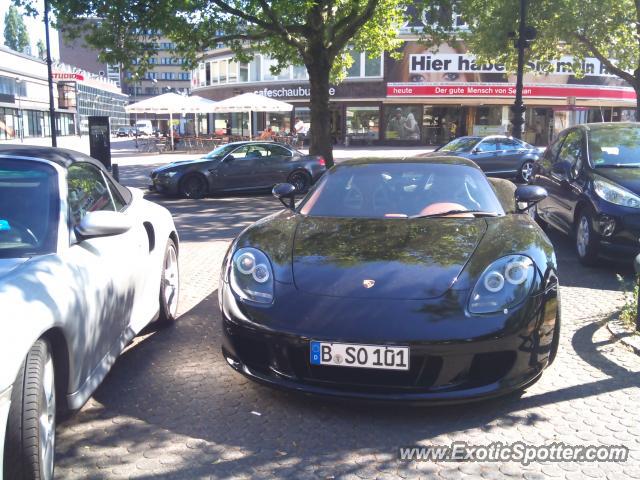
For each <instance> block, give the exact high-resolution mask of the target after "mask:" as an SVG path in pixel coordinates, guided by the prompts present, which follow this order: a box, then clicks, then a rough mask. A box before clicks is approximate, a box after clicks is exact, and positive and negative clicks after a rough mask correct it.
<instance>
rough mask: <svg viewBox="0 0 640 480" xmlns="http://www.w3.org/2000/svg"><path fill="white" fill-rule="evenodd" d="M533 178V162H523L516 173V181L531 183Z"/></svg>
mask: <svg viewBox="0 0 640 480" xmlns="http://www.w3.org/2000/svg"><path fill="white" fill-rule="evenodd" d="M532 177H533V161H531V160H525V162H524V163H523V164H522V166H521V167H520V171H519V172H518V179H519V180H520V181H522V182H524V183H527V184H528V183H529V182H531V178H532Z"/></svg>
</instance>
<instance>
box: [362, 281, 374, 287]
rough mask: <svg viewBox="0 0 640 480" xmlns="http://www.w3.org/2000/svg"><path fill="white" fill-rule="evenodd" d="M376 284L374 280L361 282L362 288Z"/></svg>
mask: <svg viewBox="0 0 640 480" xmlns="http://www.w3.org/2000/svg"><path fill="white" fill-rule="evenodd" d="M375 284H376V281H375V280H363V281H362V286H363V287H364V288H371V287H373V286H374V285H375Z"/></svg>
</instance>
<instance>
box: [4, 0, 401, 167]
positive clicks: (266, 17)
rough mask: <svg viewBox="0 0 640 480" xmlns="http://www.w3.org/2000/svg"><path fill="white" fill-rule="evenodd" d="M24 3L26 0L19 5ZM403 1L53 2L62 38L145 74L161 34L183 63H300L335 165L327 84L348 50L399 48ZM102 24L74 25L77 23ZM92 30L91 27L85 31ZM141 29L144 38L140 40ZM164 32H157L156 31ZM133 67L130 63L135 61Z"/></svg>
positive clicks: (316, 133)
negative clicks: (212, 53)
mask: <svg viewBox="0 0 640 480" xmlns="http://www.w3.org/2000/svg"><path fill="white" fill-rule="evenodd" d="M16 1H29V0H16ZM405 2H406V0H298V1H294V2H292V1H290V0H271V1H267V0H95V1H93V2H82V1H77V0H52V5H53V7H54V13H55V14H56V17H57V18H58V20H59V22H60V24H61V25H62V26H63V28H64V30H65V33H66V34H67V35H70V36H77V35H79V34H81V33H82V30H85V31H86V34H85V39H86V41H87V42H88V43H89V44H91V45H93V46H96V47H98V48H100V49H101V51H102V55H101V56H102V60H104V61H107V62H109V63H114V64H122V65H123V66H124V68H125V69H128V70H138V71H139V72H143V71H144V70H147V69H149V68H150V66H151V63H150V59H151V58H152V57H154V56H155V55H156V54H157V52H156V50H155V46H154V43H155V42H156V41H157V40H158V39H159V38H160V35H165V36H168V37H169V38H171V39H172V40H173V41H174V42H176V44H177V50H176V51H175V52H174V53H175V55H176V56H180V57H183V58H186V59H187V60H188V66H191V67H193V66H194V65H196V64H197V61H198V57H199V55H200V54H201V53H202V52H203V51H206V50H208V49H212V48H215V47H216V45H218V44H219V43H223V44H225V45H226V46H228V47H230V49H231V50H232V52H233V53H234V54H235V56H236V58H237V59H239V60H243V61H247V60H248V59H249V58H250V57H251V56H252V55H253V54H255V53H264V54H267V55H269V56H270V57H271V58H272V59H274V60H275V61H276V64H275V65H273V67H272V71H273V72H274V73H276V72H278V71H279V70H281V69H282V68H284V67H285V66H288V65H291V64H293V65H305V66H306V68H307V71H308V72H309V79H310V80H309V81H310V87H311V88H310V90H311V124H312V132H311V136H312V138H311V148H310V150H311V152H312V153H317V154H322V155H324V156H325V158H326V159H327V161H328V162H332V158H333V157H332V154H331V132H330V115H329V105H328V102H329V94H328V89H329V81H331V80H333V81H339V80H340V79H342V78H343V77H344V76H345V72H346V69H347V68H348V67H349V66H350V65H351V64H352V62H353V58H352V56H351V55H350V53H349V52H350V48H355V49H357V50H361V51H367V53H368V55H369V56H371V57H375V56H379V55H381V54H382V52H383V51H385V50H386V51H390V50H394V49H395V47H396V46H397V28H398V27H399V26H400V24H401V23H402V21H403V15H404V10H405ZM79 17H80V18H87V19H88V18H97V19H100V20H99V22H97V23H96V22H93V21H91V22H88V21H87V22H81V21H80V22H79V21H78V18H79ZM87 27H89V28H87ZM140 32H145V35H143V36H140V35H139V34H140ZM160 32H161V33H160ZM134 63H135V64H134Z"/></svg>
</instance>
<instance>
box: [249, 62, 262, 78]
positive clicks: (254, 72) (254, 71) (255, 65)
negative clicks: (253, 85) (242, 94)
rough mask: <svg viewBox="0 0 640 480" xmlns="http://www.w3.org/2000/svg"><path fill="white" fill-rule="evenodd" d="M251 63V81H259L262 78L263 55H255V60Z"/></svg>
mask: <svg viewBox="0 0 640 480" xmlns="http://www.w3.org/2000/svg"><path fill="white" fill-rule="evenodd" d="M249 65H250V69H251V77H250V78H251V81H252V82H259V81H260V80H262V78H261V76H260V74H261V72H262V56H261V55H256V56H255V57H253V60H251V63H250V64H249Z"/></svg>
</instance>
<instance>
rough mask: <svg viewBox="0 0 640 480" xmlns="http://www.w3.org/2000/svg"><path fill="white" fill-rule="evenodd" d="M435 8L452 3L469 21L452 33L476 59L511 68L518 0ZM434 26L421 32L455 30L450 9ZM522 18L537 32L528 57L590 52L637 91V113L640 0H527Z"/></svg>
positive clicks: (478, 0)
mask: <svg viewBox="0 0 640 480" xmlns="http://www.w3.org/2000/svg"><path fill="white" fill-rule="evenodd" d="M438 3H439V6H440V9H441V12H450V11H451V9H452V8H454V7H455V8H456V10H457V11H458V12H459V13H461V14H462V16H463V18H464V19H465V20H466V21H467V23H468V24H469V30H468V31H467V32H464V33H461V34H458V35H457V36H458V38H462V39H464V40H465V41H466V43H467V45H468V46H469V48H470V50H471V51H473V52H474V53H475V54H477V55H478V56H479V57H480V58H481V59H484V60H493V61H499V62H504V63H506V64H507V65H508V67H509V68H510V70H512V71H514V70H515V65H516V56H517V52H516V49H515V48H514V45H513V39H512V38H510V37H509V32H517V31H518V17H519V5H520V2H519V0H453V1H452V0H439V1H438ZM439 18H440V23H439V27H429V28H428V29H427V32H426V33H427V34H430V35H433V34H435V35H436V36H438V35H442V34H443V33H444V34H447V33H448V34H449V35H450V36H451V35H452V34H453V35H456V34H455V32H452V31H451V30H450V29H448V28H447V27H450V26H451V18H452V17H451V15H447V14H443V15H440V16H439ZM527 24H528V25H531V26H533V27H535V28H536V30H537V37H536V39H535V40H534V41H533V42H532V44H531V47H530V48H529V49H528V50H527V59H528V60H529V61H538V62H550V61H553V60H558V59H559V58H560V57H561V56H563V55H573V56H574V58H575V62H574V71H576V72H577V73H578V74H580V73H581V72H580V62H581V60H582V59H584V58H585V57H595V58H597V59H598V60H599V61H600V62H601V63H602V65H603V66H604V67H605V68H606V69H607V70H608V72H609V73H611V74H614V75H616V76H617V77H619V78H621V79H623V80H625V81H626V82H627V83H629V84H630V85H631V86H632V87H633V88H634V89H635V91H636V95H637V97H638V103H637V113H638V115H637V118H639V119H640V1H638V0H580V1H575V0H535V1H534V0H528V15H527Z"/></svg>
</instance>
